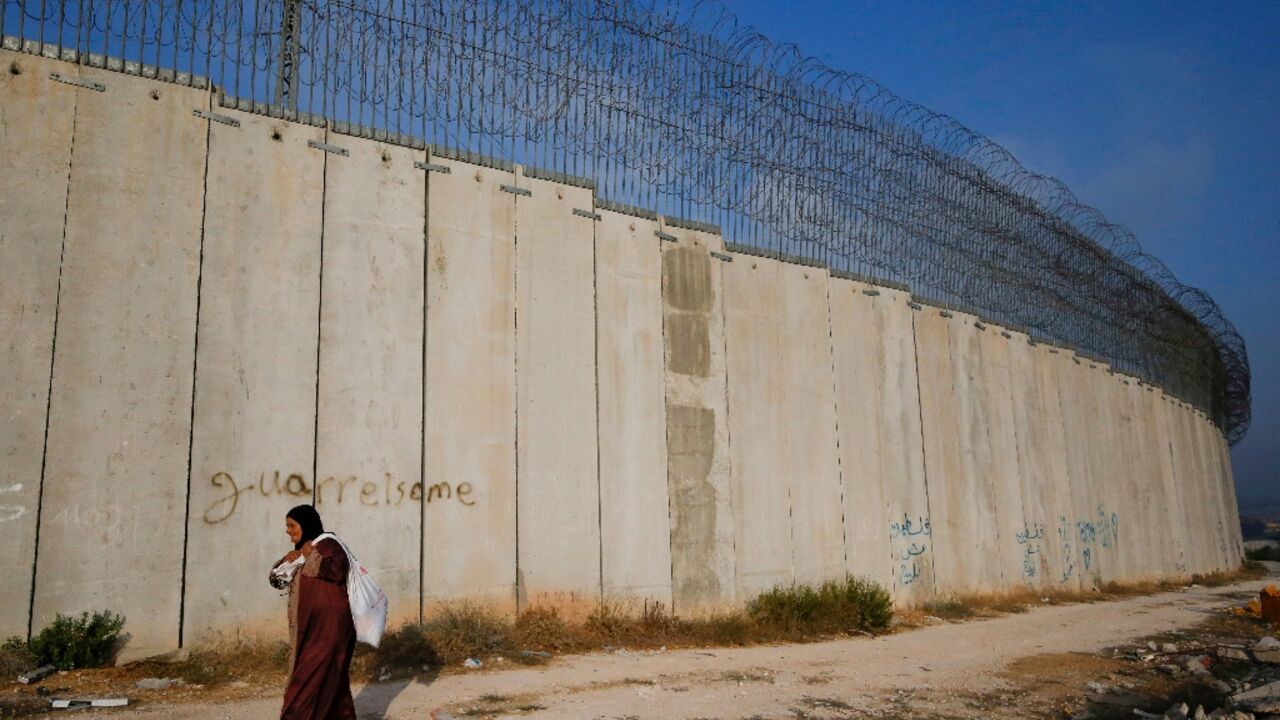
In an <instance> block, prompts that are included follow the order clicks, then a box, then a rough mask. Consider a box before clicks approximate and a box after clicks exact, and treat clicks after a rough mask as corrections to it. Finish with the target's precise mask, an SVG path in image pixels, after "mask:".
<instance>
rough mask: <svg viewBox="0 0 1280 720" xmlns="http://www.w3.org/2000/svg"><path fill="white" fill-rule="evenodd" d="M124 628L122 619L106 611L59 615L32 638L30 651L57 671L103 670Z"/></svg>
mask: <svg viewBox="0 0 1280 720" xmlns="http://www.w3.org/2000/svg"><path fill="white" fill-rule="evenodd" d="M123 628H124V618H123V617H121V616H120V615H116V614H115V613H113V612H111V611H109V610H102V611H99V612H95V613H93V614H92V615H90V614H89V613H87V612H85V613H81V614H80V616H79V617H75V616H68V615H62V614H61V613H59V614H58V615H57V616H56V617H54V619H53V624H51V625H50V626H49V627H47V628H45V629H43V630H41V631H40V634H38V635H36V636H35V637H34V638H32V639H31V651H32V652H33V653H35V655H36V656H37V657H39V658H40V661H41V662H43V663H47V664H49V665H53V666H54V667H56V668H58V669H59V670H72V669H75V668H92V667H102V666H104V665H108V664H110V662H111V660H112V656H113V655H114V654H115V645H116V640H117V639H118V638H119V637H120V631H121V630H122V629H123Z"/></svg>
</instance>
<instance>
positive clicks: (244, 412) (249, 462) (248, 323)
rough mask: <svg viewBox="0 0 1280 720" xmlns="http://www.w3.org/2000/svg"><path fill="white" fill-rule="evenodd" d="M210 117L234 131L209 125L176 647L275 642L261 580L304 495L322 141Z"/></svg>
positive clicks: (259, 123)
mask: <svg viewBox="0 0 1280 720" xmlns="http://www.w3.org/2000/svg"><path fill="white" fill-rule="evenodd" d="M219 112H220V113H225V114H227V115H229V116H233V117H235V118H236V119H237V120H239V122H240V127H238V128H237V127H230V126H228V125H224V124H221V123H212V124H210V126H209V179H208V189H207V201H208V207H207V209H206V211H205V219H204V250H203V260H202V267H201V285H200V322H199V328H198V334H197V347H196V380H195V410H194V414H193V423H194V425H193V428H192V434H191V441H192V449H191V500H190V507H191V511H190V514H189V519H188V525H187V538H188V548H189V550H188V571H187V585H186V612H185V621H184V628H183V638H184V641H185V640H197V641H198V640H200V639H201V638H202V637H204V636H206V635H208V634H209V633H211V632H212V631H214V630H216V629H224V630H230V629H235V630H236V631H237V632H243V633H249V634H259V633H266V634H270V635H272V636H274V637H283V636H284V633H285V632H286V628H285V626H284V623H283V621H282V620H283V617H284V615H283V613H284V611H285V608H284V604H283V601H281V599H280V597H279V593H278V592H277V591H276V590H274V589H272V588H271V587H270V586H269V585H268V584H267V583H266V580H265V579H264V578H265V573H266V571H267V570H268V569H270V567H271V565H272V564H273V563H274V562H275V561H276V560H278V559H279V558H280V556H282V555H284V554H285V553H286V552H288V551H289V550H290V549H291V547H290V543H289V538H288V537H287V536H286V535H285V532H284V515H285V513H286V512H287V511H288V510H289V508H291V507H293V506H294V505H297V504H300V503H309V502H311V500H312V494H313V487H312V486H313V483H312V478H311V471H312V466H313V461H314V455H313V447H314V441H315V409H316V333H317V326H318V313H319V307H320V232H321V227H320V221H321V198H322V197H323V193H324V162H325V159H324V154H323V153H322V152H320V151H319V150H314V149H312V148H309V147H307V142H308V141H309V140H317V141H320V140H323V139H324V130H323V129H320V128H308V127H303V126H300V125H291V124H289V123H286V122H284V121H281V120H272V119H269V118H263V117H260V116H257V115H252V114H249V113H240V112H236V111H234V110H227V109H225V108H220V109H219ZM206 122H207V121H206ZM337 529H338V530H339V531H341V528H340V527H338V528H337ZM245 538H257V539H258V541H257V542H245ZM233 547H234V548H237V549H236V551H235V552H226V551H222V550H218V549H219V548H222V549H226V548H233ZM249 570H252V572H249Z"/></svg>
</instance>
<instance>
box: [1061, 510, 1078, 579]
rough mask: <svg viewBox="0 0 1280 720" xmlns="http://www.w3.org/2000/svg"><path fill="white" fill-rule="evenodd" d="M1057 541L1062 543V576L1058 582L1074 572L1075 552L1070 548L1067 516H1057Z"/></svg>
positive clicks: (1069, 576) (1069, 577)
mask: <svg viewBox="0 0 1280 720" xmlns="http://www.w3.org/2000/svg"><path fill="white" fill-rule="evenodd" d="M1058 542H1059V543H1061V545H1062V577H1061V579H1060V580H1059V582H1064V583H1065V582H1066V581H1068V580H1070V579H1071V578H1072V577H1073V576H1074V575H1075V574H1076V561H1075V557H1076V554H1075V552H1073V551H1072V549H1071V526H1070V525H1068V524H1067V516H1066V515H1059V516H1058Z"/></svg>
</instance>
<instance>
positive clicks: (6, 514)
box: [0, 483, 27, 523]
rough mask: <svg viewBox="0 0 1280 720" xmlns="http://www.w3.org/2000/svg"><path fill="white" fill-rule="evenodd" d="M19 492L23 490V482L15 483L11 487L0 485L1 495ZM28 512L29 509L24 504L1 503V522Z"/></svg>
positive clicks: (15, 518)
mask: <svg viewBox="0 0 1280 720" xmlns="http://www.w3.org/2000/svg"><path fill="white" fill-rule="evenodd" d="M17 492H22V483H14V484H13V485H10V486H9V487H0V495H4V494H5V493H17ZM26 514H27V509H26V508H25V507H23V506H22V505H0V523H3V522H9V521H10V520H17V519H18V518H20V517H22V516H23V515H26Z"/></svg>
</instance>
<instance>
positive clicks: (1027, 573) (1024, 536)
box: [1014, 523, 1044, 580]
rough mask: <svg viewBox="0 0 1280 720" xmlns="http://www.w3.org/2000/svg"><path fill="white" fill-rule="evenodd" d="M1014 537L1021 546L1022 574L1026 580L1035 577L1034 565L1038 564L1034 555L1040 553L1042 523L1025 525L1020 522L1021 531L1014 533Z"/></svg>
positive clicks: (1042, 534) (1042, 536)
mask: <svg viewBox="0 0 1280 720" xmlns="http://www.w3.org/2000/svg"><path fill="white" fill-rule="evenodd" d="M1014 539H1015V540H1017V541H1018V544H1019V545H1021V546H1022V576H1023V578H1025V579H1027V580H1033V579H1034V578H1035V577H1036V566H1037V565H1038V564H1039V563H1038V562H1037V559H1036V555H1039V554H1040V541H1041V540H1043V539H1044V525H1042V524H1040V523H1033V524H1032V526H1031V527H1027V524H1026V523H1023V524H1022V531H1021V532H1019V533H1017V534H1015V535H1014Z"/></svg>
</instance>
